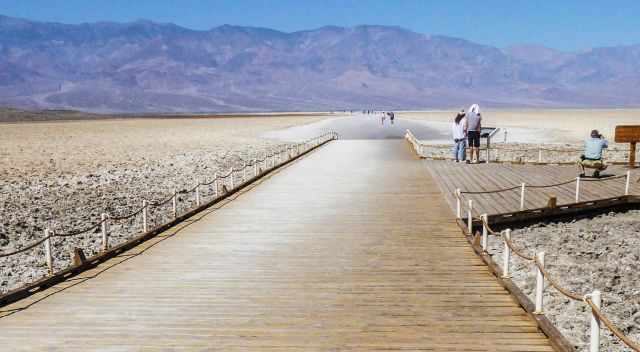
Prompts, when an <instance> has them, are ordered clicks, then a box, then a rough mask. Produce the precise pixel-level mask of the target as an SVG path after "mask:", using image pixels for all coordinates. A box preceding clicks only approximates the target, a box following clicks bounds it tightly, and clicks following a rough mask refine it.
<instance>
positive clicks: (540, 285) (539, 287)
mask: <svg viewBox="0 0 640 352" xmlns="http://www.w3.org/2000/svg"><path fill="white" fill-rule="evenodd" d="M535 259H536V260H537V261H538V263H539V264H540V266H541V267H543V268H544V252H540V253H538V254H537V255H536V258H535ZM543 293H544V275H543V274H542V270H540V268H539V267H538V266H537V265H536V310H535V311H534V312H533V313H534V314H544V311H543V305H542V304H543Z"/></svg>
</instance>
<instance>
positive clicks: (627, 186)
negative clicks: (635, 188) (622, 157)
mask: <svg viewBox="0 0 640 352" xmlns="http://www.w3.org/2000/svg"><path fill="white" fill-rule="evenodd" d="M630 179H631V171H629V170H627V178H626V181H625V184H624V195H625V196H628V195H629V180H630Z"/></svg>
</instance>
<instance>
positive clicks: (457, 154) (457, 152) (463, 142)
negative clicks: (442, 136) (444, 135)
mask: <svg viewBox="0 0 640 352" xmlns="http://www.w3.org/2000/svg"><path fill="white" fill-rule="evenodd" d="M451 132H452V134H453V143H454V144H453V158H454V159H455V161H456V162H457V163H458V162H460V161H465V159H466V158H467V156H466V147H467V119H466V118H465V113H464V110H461V111H460V112H459V113H458V115H456V117H455V119H454V120H453V123H452V124H451Z"/></svg>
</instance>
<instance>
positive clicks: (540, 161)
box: [538, 148, 542, 164]
mask: <svg viewBox="0 0 640 352" xmlns="http://www.w3.org/2000/svg"><path fill="white" fill-rule="evenodd" d="M538 164H542V148H538Z"/></svg>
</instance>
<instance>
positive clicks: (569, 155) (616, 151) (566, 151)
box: [405, 130, 631, 164]
mask: <svg viewBox="0 0 640 352" xmlns="http://www.w3.org/2000/svg"><path fill="white" fill-rule="evenodd" d="M405 138H406V139H407V140H408V141H409V142H411V144H412V145H413V148H414V150H415V151H416V153H417V154H418V155H420V156H421V157H423V158H430V159H436V160H453V159H454V157H453V156H450V155H448V154H447V155H445V156H442V155H433V154H434V153H428V152H427V150H429V149H431V150H434V149H436V150H445V149H451V148H452V147H451V146H449V145H439V144H428V143H424V142H422V141H420V140H419V139H417V138H416V137H415V135H414V134H413V133H412V132H411V131H410V130H407V131H406V134H405ZM480 150H481V151H483V152H484V153H485V154H486V156H487V157H486V159H487V161H498V162H512V163H534V164H557V163H575V162H577V160H578V158H579V156H580V153H581V152H582V151H583V150H582V149H577V148H552V147H546V146H537V147H532V148H510V147H505V146H504V144H502V145H500V144H498V145H497V146H496V145H492V146H483V147H481V148H480ZM603 152H604V154H605V155H606V156H607V157H609V155H610V154H612V155H613V156H614V157H612V158H610V159H611V160H612V161H613V162H616V163H617V162H620V163H622V162H625V161H626V159H627V155H628V154H629V153H630V152H631V149H630V148H614V147H612V148H608V149H605V150H604V151H603ZM436 153H441V152H436ZM505 153H511V154H517V155H504V154H505ZM492 154H493V157H492ZM549 155H552V156H560V155H562V156H564V158H555V159H554V158H552V157H551V158H550V157H549Z"/></svg>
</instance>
